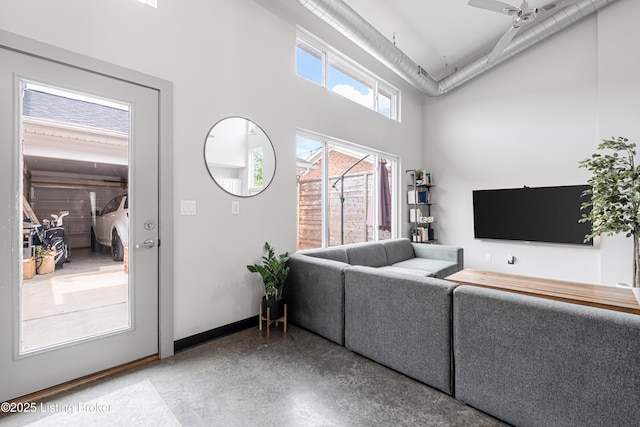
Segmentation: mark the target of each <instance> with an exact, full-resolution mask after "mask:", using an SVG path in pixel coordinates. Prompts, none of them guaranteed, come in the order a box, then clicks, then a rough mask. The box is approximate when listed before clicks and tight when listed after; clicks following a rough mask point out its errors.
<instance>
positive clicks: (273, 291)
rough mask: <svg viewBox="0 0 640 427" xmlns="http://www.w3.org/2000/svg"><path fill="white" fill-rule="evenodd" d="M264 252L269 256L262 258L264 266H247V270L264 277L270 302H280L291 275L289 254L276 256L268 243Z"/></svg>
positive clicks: (266, 294)
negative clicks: (286, 282) (288, 263)
mask: <svg viewBox="0 0 640 427" xmlns="http://www.w3.org/2000/svg"><path fill="white" fill-rule="evenodd" d="M264 250H265V252H266V253H267V254H266V255H264V256H263V257H262V264H253V265H247V269H248V270H249V271H250V272H252V273H259V274H260V276H262V282H263V283H264V293H265V297H266V298H267V299H268V300H279V299H282V288H283V287H284V282H285V280H286V279H287V276H288V275H289V270H290V268H289V266H287V261H289V253H288V252H285V253H284V254H281V255H276V254H275V251H274V250H273V248H272V247H271V246H270V245H269V243H268V242H266V243H265V244H264Z"/></svg>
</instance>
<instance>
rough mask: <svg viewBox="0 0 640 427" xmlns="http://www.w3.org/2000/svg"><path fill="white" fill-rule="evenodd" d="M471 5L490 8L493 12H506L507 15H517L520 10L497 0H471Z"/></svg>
mask: <svg viewBox="0 0 640 427" xmlns="http://www.w3.org/2000/svg"><path fill="white" fill-rule="evenodd" d="M467 4H468V5H469V6H473V7H479V8H480V9H486V10H490V11H492V12H498V13H504V14H505V15H510V16H511V15H515V14H516V13H518V12H520V9H518V8H517V7H515V6H512V5H510V4H508V3H504V2H501V1H497V0H469V3H467Z"/></svg>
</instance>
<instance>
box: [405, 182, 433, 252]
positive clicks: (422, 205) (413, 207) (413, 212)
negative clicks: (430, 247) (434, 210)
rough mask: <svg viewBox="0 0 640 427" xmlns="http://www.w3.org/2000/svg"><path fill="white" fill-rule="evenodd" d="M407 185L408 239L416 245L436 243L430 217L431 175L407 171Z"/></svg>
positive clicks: (431, 217)
mask: <svg viewBox="0 0 640 427" xmlns="http://www.w3.org/2000/svg"><path fill="white" fill-rule="evenodd" d="M407 173H408V174H410V175H409V184H408V188H407V204H408V205H409V223H410V226H409V238H410V239H411V241H412V242H416V243H437V240H436V239H435V233H434V229H433V223H434V221H435V220H434V217H433V216H432V215H431V206H433V203H432V201H431V190H432V189H433V188H434V187H435V186H434V185H433V182H432V179H431V174H430V173H426V172H424V171H422V170H419V169H411V170H408V171H407Z"/></svg>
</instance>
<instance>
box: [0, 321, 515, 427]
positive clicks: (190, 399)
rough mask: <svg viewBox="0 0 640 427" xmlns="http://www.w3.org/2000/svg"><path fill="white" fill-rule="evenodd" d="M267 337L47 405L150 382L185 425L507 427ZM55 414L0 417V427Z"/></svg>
mask: <svg viewBox="0 0 640 427" xmlns="http://www.w3.org/2000/svg"><path fill="white" fill-rule="evenodd" d="M271 332H272V334H271V337H270V338H267V337H266V334H265V335H263V336H261V335H260V334H259V332H258V329H257V327H255V328H252V329H248V330H245V331H242V332H239V333H236V334H233V335H229V336H226V337H223V338H220V339H218V340H215V341H211V342H209V343H206V344H203V345H200V346H198V347H194V348H191V349H188V350H185V351H183V352H181V353H179V354H177V355H175V356H174V357H171V358H168V359H164V360H159V361H156V362H152V363H150V364H147V365H145V366H143V367H139V368H136V369H134V370H131V371H128V372H126V373H124V374H119V375H117V376H113V377H110V378H108V379H105V380H101V381H99V382H95V383H92V384H90V385H86V386H83V387H81V388H78V389H76V390H74V391H73V392H66V393H62V394H59V395H56V396H55V397H54V398H49V399H46V402H44V403H45V404H46V405H48V407H52V405H56V404H59V405H67V406H68V405H76V406H77V405H78V404H80V403H82V402H86V401H89V400H92V399H97V398H100V397H101V396H104V395H106V394H108V393H112V392H114V391H115V390H118V389H120V388H124V387H127V386H130V385H132V384H135V383H138V382H140V381H144V380H149V381H150V382H151V384H153V386H154V387H155V389H156V390H157V392H158V394H159V395H160V397H161V398H162V400H163V401H164V402H165V403H166V405H167V406H168V407H169V409H170V410H171V412H173V414H174V415H175V416H176V418H177V419H178V421H179V422H180V423H181V424H182V425H183V426H469V427H471V426H474V427H476V426H505V425H506V424H503V423H501V422H499V421H497V420H495V419H493V418H491V417H489V416H488V415H486V414H483V413H481V412H479V411H477V410H475V409H473V408H470V407H468V406H465V405H463V404H462V403H460V402H458V401H456V400H455V399H453V398H452V397H450V396H448V395H446V394H444V393H441V392H439V391H436V390H434V389H432V388H430V387H428V386H426V385H424V384H421V383H419V382H417V381H414V380H412V379H410V378H407V377H405V376H404V375H401V374H399V373H397V372H395V371H392V370H390V369H387V368H385V367H383V366H381V365H379V364H377V363H375V362H372V361H370V360H368V359H365V358H363V357H361V356H359V355H357V354H355V353H352V352H350V351H349V350H347V349H346V348H344V347H341V346H339V345H336V344H334V343H332V342H330V341H328V340H325V339H324V338H321V337H319V336H317V335H315V334H312V333H310V332H308V331H305V330H303V329H300V328H297V327H295V326H292V325H290V327H289V330H288V331H287V334H286V336H285V335H284V334H283V332H282V327H280V328H279V329H277V330H274V329H272V331H271ZM111 410H112V411H117V410H118V408H117V407H116V408H112V409H111ZM49 415H50V414H47V413H42V412H39V411H36V412H34V413H24V414H16V415H9V416H5V417H4V418H1V417H2V415H0V426H4V425H11V426H22V425H26V424H28V423H30V422H33V421H35V420H38V419H42V418H44V417H46V416H49ZM101 425H108V422H106V421H103V422H96V423H95V424H93V427H96V426H101ZM137 425H142V424H137Z"/></svg>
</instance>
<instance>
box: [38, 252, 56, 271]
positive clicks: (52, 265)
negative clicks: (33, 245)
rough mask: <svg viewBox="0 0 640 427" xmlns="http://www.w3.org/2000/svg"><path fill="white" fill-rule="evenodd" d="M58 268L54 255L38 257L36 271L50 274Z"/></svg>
mask: <svg viewBox="0 0 640 427" xmlns="http://www.w3.org/2000/svg"><path fill="white" fill-rule="evenodd" d="M55 269H56V261H55V259H54V258H53V255H46V256H43V257H38V258H36V273H38V274H50V273H53V272H54V271H55Z"/></svg>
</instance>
